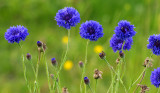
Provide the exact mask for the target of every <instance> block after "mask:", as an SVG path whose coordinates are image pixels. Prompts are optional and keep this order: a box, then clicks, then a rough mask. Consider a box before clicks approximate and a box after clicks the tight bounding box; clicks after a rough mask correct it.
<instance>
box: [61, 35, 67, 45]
mask: <svg viewBox="0 0 160 93" xmlns="http://www.w3.org/2000/svg"><path fill="white" fill-rule="evenodd" d="M62 43H63V44H67V43H68V36H64V37H63V38H62Z"/></svg>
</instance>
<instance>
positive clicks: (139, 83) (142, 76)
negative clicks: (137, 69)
mask: <svg viewBox="0 0 160 93" xmlns="http://www.w3.org/2000/svg"><path fill="white" fill-rule="evenodd" d="M145 73H146V71H144V72H143V76H142V78H141V80H140V82H139V83H138V84H141V82H142V80H143V79H144V76H145ZM138 87H139V86H137V87H136V89H135V90H134V93H136V90H137V89H138Z"/></svg>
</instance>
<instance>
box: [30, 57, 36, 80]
mask: <svg viewBox="0 0 160 93" xmlns="http://www.w3.org/2000/svg"><path fill="white" fill-rule="evenodd" d="M30 64H31V67H32V70H33V72H34V75H35V77H36V71H35V68H34V65H33V62H32V60H30Z"/></svg>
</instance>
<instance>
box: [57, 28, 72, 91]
mask: <svg viewBox="0 0 160 93" xmlns="http://www.w3.org/2000/svg"><path fill="white" fill-rule="evenodd" d="M69 38H70V29H68V43H67V49H66V52H65V55H64V58H63V60H62V63H61V65H60V68H59V71H58V72H57V76H58V77H59V73H60V71H61V70H62V67H63V65H64V63H65V61H66V59H67V53H68V49H69ZM58 85H59V88H60V89H61V85H60V78H58Z"/></svg>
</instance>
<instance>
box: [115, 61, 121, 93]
mask: <svg viewBox="0 0 160 93" xmlns="http://www.w3.org/2000/svg"><path fill="white" fill-rule="evenodd" d="M120 65H121V62H120V63H118V70H117V74H118V75H117V79H116V80H117V82H116V86H115V93H117V91H118V88H119V78H118V77H120Z"/></svg>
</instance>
